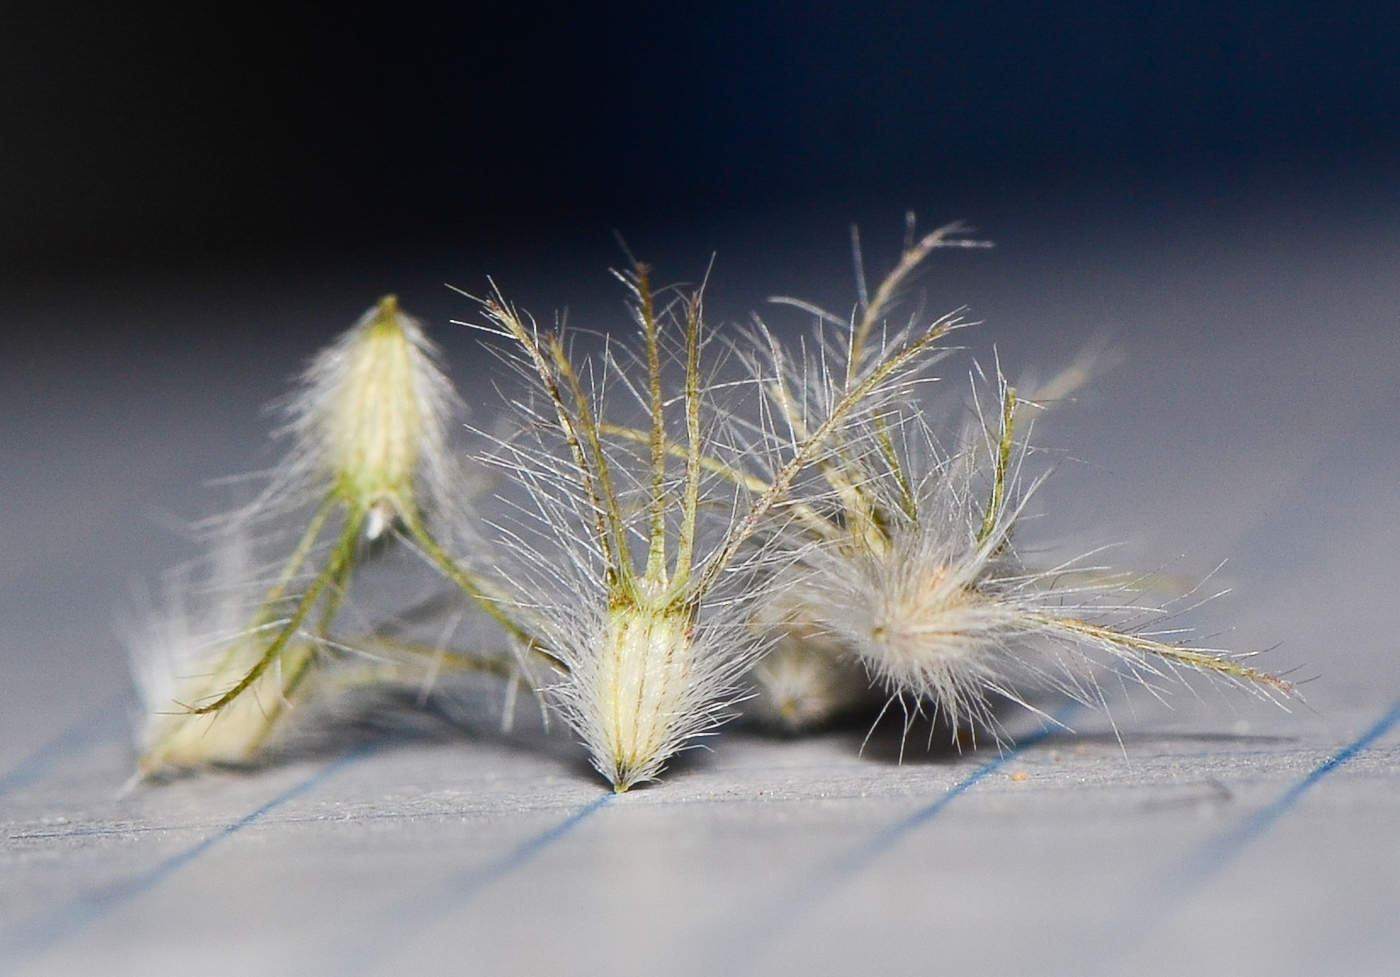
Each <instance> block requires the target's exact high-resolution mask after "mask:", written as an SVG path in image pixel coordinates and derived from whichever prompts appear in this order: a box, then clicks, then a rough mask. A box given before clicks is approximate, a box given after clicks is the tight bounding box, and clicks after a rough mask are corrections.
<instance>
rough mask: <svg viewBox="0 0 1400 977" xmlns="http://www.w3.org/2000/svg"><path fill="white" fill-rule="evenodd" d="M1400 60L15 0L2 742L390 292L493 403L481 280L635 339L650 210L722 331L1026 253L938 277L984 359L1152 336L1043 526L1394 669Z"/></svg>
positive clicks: (80, 674)
mask: <svg viewBox="0 0 1400 977" xmlns="http://www.w3.org/2000/svg"><path fill="white" fill-rule="evenodd" d="M1397 50H1400V12H1397V10H1396V9H1395V8H1394V7H1393V6H1391V5H1386V4H1364V3H1351V4H1345V3H1344V4H1339V5H1329V6H1327V7H1326V8H1323V7H1321V6H1319V5H1315V4H1302V3H1298V4H1294V3H1280V2H1270V3H1227V4H1220V3H1193V2H1175V3H1171V4H1166V3H1162V4H1155V3H1136V4H1118V5H1112V4H1110V5H1095V6H1094V8H1093V9H1089V8H1087V7H1085V8H1074V9H1071V8H1067V7H1065V6H1063V5H1056V4H1042V3H1033V2H988V3H976V4H959V3H949V4H927V3H861V4H856V3H743V4H739V3H711V4H705V5H649V4H626V3H619V4H590V5H574V6H567V5H560V6H554V5H533V4H499V5H493V6H490V7H484V6H476V5H467V4H430V3H402V4H397V5H394V6H392V7H390V6H388V5H371V4H363V3H342V4H335V5H319V4H308V5H295V7H288V6H285V5H262V4H256V3H253V4H236V5H235V4H213V5H201V6H198V7H192V6H189V5H179V4H170V3H130V4H121V5H105V4H83V3H71V2H70V3H63V2H46V3H27V2H12V3H6V4H4V5H3V7H0V55H2V56H0V336H2V337H3V340H2V341H3V357H0V371H3V373H2V375H3V388H0V398H3V410H4V424H3V428H2V429H3V438H4V441H3V446H2V450H3V469H0V521H3V526H0V539H3V541H4V542H3V543H0V547H2V548H3V549H2V550H0V552H3V554H4V556H3V562H2V563H0V601H3V612H4V619H5V621H6V631H5V647H4V648H3V655H4V658H5V660H6V661H7V662H9V663H10V664H9V665H8V666H7V667H8V668H10V673H9V674H10V678H9V679H8V680H7V682H6V683H5V685H4V688H3V690H0V696H3V701H0V733H3V739H4V745H3V748H5V749H7V750H8V749H10V748H12V749H13V750H15V751H22V748H23V744H24V743H25V742H29V741H31V740H33V739H35V738H42V735H43V733H44V732H45V731H46V730H49V729H51V728H58V727H59V726H61V725H62V723H63V722H64V721H65V720H66V718H67V715H68V714H69V713H70V712H71V710H70V709H69V708H68V707H67V706H66V705H65V703H67V702H69V701H70V700H71V701H73V702H78V701H82V700H85V699H86V698H88V697H90V696H92V695H95V694H97V693H99V692H101V691H104V690H112V689H118V690H120V689H123V688H125V677H124V667H125V666H124V664H123V656H122V653H121V650H120V647H119V645H118V643H117V641H116V640H115V638H114V637H113V634H112V623H111V622H112V619H113V614H114V608H118V607H120V606H122V605H123V604H124V603H125V602H127V600H128V593H129V592H130V591H131V589H132V588H133V586H134V584H133V581H140V580H150V579H151V578H152V577H153V576H154V575H155V574H156V573H158V572H159V571H160V569H162V568H163V567H165V566H168V565H170V564H171V563H174V562H177V561H178V560H181V559H184V558H186V557H188V556H189V555H191V553H192V548H191V544H190V542H189V541H188V539H187V538H185V537H184V536H183V535H182V533H181V532H180V531H179V529H178V527H179V526H180V525H182V524H184V523H187V522H188V521H189V520H191V519H194V518H197V517H199V516H201V515H204V514H207V513H208V512H210V511H211V510H212V509H213V508H214V507H216V506H218V505H221V504H224V503H225V502H226V501H227V498H226V497H225V496H221V495H220V494H219V493H218V492H215V491H211V490H210V489H209V488H208V487H207V486H206V484H205V483H206V482H207V481H208V480H209V479H211V478H214V477H217V476H221V475H226V474H229V473H234V472H241V471H247V470H250V469H255V468H257V467H259V466H260V465H263V464H266V463H267V462H268V461H269V460H270V459H271V457H272V455H271V454H270V453H269V449H268V448H267V447H266V446H265V444H264V440H265V435H266V432H267V430H268V428H269V427H270V425H271V423H272V422H271V420H270V419H269V418H268V417H267V415H266V414H264V413H260V407H261V405H263V404H265V403H266V402H267V401H269V400H270V399H272V398H273V397H275V396H276V395H277V394H279V393H280V392H282V391H283V390H284V389H285V386H286V381H287V379H288V377H290V376H291V375H292V374H294V373H295V371H296V370H297V368H298V366H299V364H300V363H301V362H303V361H304V359H305V358H306V357H308V356H309V355H310V354H311V353H312V352H313V351H314V350H315V349H316V348H317V347H318V346H319V345H320V344H322V343H323V342H325V341H326V340H327V339H328V338H329V337H330V336H332V335H334V334H335V333H336V332H338V331H339V330H341V329H342V328H344V327H345V325H347V324H348V323H349V322H351V321H353V320H354V319H355V317H356V316H357V315H358V314H359V313H360V311H361V310H362V309H363V308H365V307H366V306H368V305H369V304H370V303H371V302H372V301H373V300H374V299H375V298H376V297H377V296H378V295H380V294H382V293H385V292H389V291H395V292H398V293H399V294H400V295H401V296H402V298H403V301H404V304H405V305H406V307H407V308H409V309H411V310H413V311H415V312H417V313H418V314H419V315H421V316H423V317H424V318H426V319H427V320H428V321H429V323H430V324H431V326H432V328H433V332H434V335H435V336H436V337H437V338H438V339H439V341H441V342H442V343H443V344H444V346H445V347H446V349H447V353H448V357H449V360H450V361H451V363H452V364H453V368H454V370H455V371H456V376H457V379H458V381H459V383H461V384H462V386H463V387H464V389H465V391H466V394H467V397H468V399H469V400H472V401H475V402H483V403H484V402H490V401H492V400H494V394H493V393H491V391H490V390H489V389H488V388H487V387H486V385H485V384H484V383H483V382H482V381H483V380H484V379H486V377H487V373H486V372H485V371H486V369H487V368H486V365H485V361H486V358H485V357H483V356H482V355H481V352H480V350H479V349H478V348H477V347H476V345H475V340H474V339H472V338H471V336H470V335H469V334H468V332H467V331H466V330H464V329H463V328H461V327H460V326H452V325H450V324H449V321H448V320H450V319H451V318H452V317H454V316H461V315H463V314H466V313H468V312H469V303H466V302H465V300H463V299H462V298H461V297H460V296H457V295H455V294H454V293H452V292H451V291H449V290H448V289H447V288H445V287H443V283H445V282H450V283H452V284H454V285H459V286H462V287H464V288H467V289H470V290H480V289H482V288H483V287H484V285H485V280H486V276H487V275H488V274H490V275H494V276H495V278H496V280H497V281H498V282H499V283H500V285H501V286H502V287H503V288H504V289H505V290H506V291H507V293H508V294H510V295H511V296H512V297H513V298H515V299H516V300H517V301H518V302H520V303H521V304H522V305H524V306H525V307H526V308H529V309H531V310H533V311H534V312H536V313H537V314H539V315H540V316H541V317H542V318H544V319H545V320H546V321H547V320H548V319H549V318H550V317H551V316H553V315H554V314H556V313H562V312H563V311H565V310H567V313H568V315H569V316H570V317H571V320H572V321H573V322H575V323H577V324H579V325H582V326H585V327H591V328H599V329H610V328H620V327H621V325H622V320H621V319H620V317H619V316H618V312H619V310H620V294H619V292H618V290H617V288H616V287H615V284H614V283H613V282H612V281H611V280H610V278H609V276H608V275H607V273H606V269H607V267H608V266H610V265H615V264H618V263H619V261H620V260H621V253H620V250H619V248H618V245H617V244H616V242H615V241H614V238H613V232H614V231H620V232H621V233H622V234H623V235H624V236H625V237H626V239H627V241H628V242H629V244H630V246H631V247H632V249H633V250H634V251H635V252H637V253H638V254H639V255H641V256H643V257H645V258H646V259H648V260H649V261H651V262H652V263H654V264H655V265H657V266H658V269H659V271H658V275H659V277H661V278H664V279H667V280H695V279H697V278H699V277H700V276H701V275H702V274H703V273H704V270H705V268H706V266H707V264H708V262H709V260H710V258H711V256H712V255H714V256H715V269H714V273H713V276H712V287H711V292H710V307H711V310H712V314H713V318H714V319H715V320H716V321H723V320H726V319H729V320H733V319H742V318H744V317H745V316H747V314H748V312H749V310H751V309H761V308H762V307H763V303H764V299H765V297H766V296H768V295H770V294H773V293H775V292H779V293H787V294H798V295H803V296H806V297H809V298H812V299H815V300H817V301H820V302H823V303H825V304H827V305H828V306H830V307H833V308H837V309H841V308H845V307H847V306H848V305H849V303H850V302H851V301H852V296H853V288H852V277H851V272H850V258H849V245H848V240H847V233H848V232H847V228H848V226H849V225H850V224H851V223H853V222H858V223H860V225H861V226H862V228H863V229H864V238H865V242H866V252H867V259H868V263H869V265H870V274H871V275H872V277H873V276H875V275H877V274H879V273H881V272H882V271H883V270H885V269H887V268H888V267H889V266H890V265H891V264H892V263H893V261H894V259H895V257H896V255H897V249H898V242H899V239H900V236H901V234H902V220H903V216H902V215H903V214H904V212H905V210H906V209H908V210H914V211H917V212H918V214H919V215H920V217H921V219H922V221H923V226H925V227H931V226H934V225H935V224H937V223H941V222H944V221H947V220H952V219H959V218H961V219H966V220H968V221H969V222H970V223H971V224H972V225H973V226H975V227H976V228H977V230H978V233H979V234H980V235H981V236H984V237H987V238H990V239H992V240H994V241H995V242H996V243H997V247H996V249H995V250H993V251H990V252H985V251H976V252H966V253H960V252H951V253H944V254H940V255H937V256H935V258H934V259H933V261H932V262H931V263H930V269H929V271H928V272H927V274H926V275H925V276H924V277H923V278H922V279H921V282H922V286H923V288H924V289H925V290H926V294H927V296H928V300H929V302H930V303H931V304H932V305H934V306H938V307H946V308H955V307H958V306H962V305H966V306H968V307H969V309H970V311H969V314H970V315H971V316H972V317H974V318H980V319H982V320H984V322H985V325H983V326H981V327H979V328H978V329H977V330H975V331H973V332H970V333H967V334H965V335H966V337H967V341H968V342H969V344H970V345H971V346H973V347H974V350H975V352H976V354H977V355H978V356H979V357H980V358H981V359H982V360H983V361H984V362H986V361H989V360H990V357H991V356H992V355H993V350H995V351H996V354H997V355H1000V357H1001V358H1002V361H1003V363H1004V364H1005V365H1006V368H1007V370H1008V372H1009V373H1010V374H1011V375H1012V376H1013V378H1016V377H1018V376H1020V375H1022V374H1024V373H1025V372H1027V371H1031V370H1039V371H1040V372H1041V373H1042V374H1043V373H1044V372H1046V371H1048V370H1052V369H1054V368H1056V367H1058V366H1060V365H1062V364H1063V363H1065V362H1067V361H1068V360H1069V359H1071V358H1072V357H1073V356H1074V355H1075V354H1076V353H1077V352H1078V351H1079V350H1080V349H1082V348H1083V347H1084V345H1085V344H1086V343H1089V342H1090V341H1092V340H1093V339H1094V338H1095V337H1097V336H1103V335H1107V336H1108V337H1110V339H1111V340H1112V341H1113V342H1114V344H1115V345H1117V346H1118V347H1119V348H1120V349H1121V350H1123V352H1124V353H1125V355H1126V359H1125V362H1124V364H1123V365H1122V366H1120V367H1118V368H1117V369H1116V370H1115V371H1114V372H1112V373H1110V374H1109V375H1107V376H1105V377H1102V378H1100V380H1098V381H1097V382H1096V383H1095V384H1094V385H1092V386H1091V387H1090V388H1089V389H1088V390H1087V391H1085V392H1084V394H1083V395H1082V396H1081V398H1080V400H1079V403H1078V404H1076V405H1074V406H1072V407H1067V408H1066V409H1064V410H1062V411H1060V412H1058V413H1057V414H1056V415H1055V416H1054V417H1053V418H1048V419H1047V423H1046V424H1045V425H1043V430H1042V437H1041V440H1042V441H1043V443H1045V444H1046V445H1047V447H1050V448H1053V449H1055V451H1056V452H1057V454H1055V455H1054V456H1053V457H1054V458H1055V459H1058V461H1059V462H1061V463H1062V464H1060V467H1061V468H1062V469H1063V470H1062V471H1061V472H1059V473H1057V475H1056V478H1055V479H1054V480H1053V481H1052V483H1051V485H1050V487H1049V488H1048V489H1047V491H1046V492H1045V494H1044V496H1043V500H1042V506H1043V508H1044V510H1045V512H1046V514H1047V517H1048V518H1047V519H1045V520H1044V527H1045V529H1044V531H1045V533H1046V537H1047V539H1049V540H1052V541H1053V540H1069V541H1071V544H1072V545H1075V546H1079V547H1087V546H1089V545H1096V544H1099V543H1104V542H1112V543H1116V544H1119V550H1118V554H1119V561H1120V562H1123V563H1125V564H1127V565H1134V566H1139V567H1146V568H1151V567H1156V566H1171V567H1172V568H1173V569H1174V571H1176V572H1181V573H1183V574H1187V575H1194V576H1202V575H1204V574H1206V573H1208V572H1209V571H1210V570H1211V568H1212V567H1214V566H1215V565H1216V564H1217V563H1218V562H1220V561H1222V560H1225V559H1227V558H1229V559H1230V561H1231V562H1230V563H1229V564H1228V566H1227V568H1226V570H1225V571H1223V573H1222V575H1221V576H1220V577H1219V578H1218V579H1220V581H1221V583H1222V585H1236V584H1240V583H1246V582H1247V586H1246V587H1245V588H1244V593H1245V594H1246V596H1244V597H1232V598H1230V602H1224V603H1222V602H1216V604H1214V605H1211V607H1210V608H1208V609H1207V611H1206V612H1205V613H1206V616H1205V619H1204V621H1203V622H1202V624H1201V626H1203V627H1205V628H1206V629H1207V631H1209V630H1211V629H1225V628H1227V627H1233V628H1235V631H1234V632H1232V633H1231V634H1230V635H1229V636H1228V637H1227V638H1226V639H1223V640H1227V641H1228V642H1229V643H1231V644H1232V646H1234V647H1261V648H1262V647H1271V646H1274V645H1280V644H1281V645H1282V646H1283V647H1282V650H1281V651H1280V652H1279V653H1278V656H1277V657H1276V658H1274V659H1272V660H1273V661H1276V662H1277V665H1276V667H1279V668H1293V667H1299V668H1301V669H1303V672H1302V673H1301V674H1304V675H1305V677H1311V676H1313V675H1324V676H1328V677H1329V678H1328V682H1329V683H1330V684H1327V685H1326V686H1325V689H1326V690H1328V691H1322V692H1320V693H1319V694H1320V695H1321V697H1322V700H1323V701H1332V699H1335V701H1337V702H1344V701H1345V702H1349V701H1352V700H1354V699H1356V697H1357V696H1361V697H1362V698H1365V695H1364V693H1363V690H1366V689H1370V688H1373V687H1374V685H1375V683H1376V679H1377V675H1376V673H1375V672H1374V671H1371V670H1369V668H1370V666H1367V668H1366V669H1362V668H1360V667H1359V666H1356V665H1355V664H1354V663H1355V662H1358V661H1363V660H1364V661H1372V662H1375V663H1376V665H1377V667H1383V668H1384V669H1386V671H1385V672H1384V676H1385V682H1389V683H1391V684H1397V683H1395V681H1394V680H1395V678H1396V675H1397V669H1396V667H1395V666H1394V665H1391V664H1389V662H1390V661H1391V659H1392V658H1393V657H1394V656H1393V655H1391V653H1390V652H1389V651H1388V650H1382V649H1380V648H1378V647H1376V642H1375V641H1374V637H1373V636H1374V635H1375V633H1376V628H1377V625H1378V624H1380V623H1385V622H1389V621H1391V611H1390V610H1389V609H1388V601H1389V600H1390V589H1389V588H1390V581H1391V580H1393V578H1394V571H1395V567H1396V563H1395V558H1394V556H1393V554H1394V552H1395V548H1394V547H1393V546H1390V545H1389V544H1390V543H1392V542H1395V541H1396V539H1395V537H1396V533H1397V531H1396V529H1395V528H1394V518H1393V516H1394V513H1395V511H1396V509H1395V506H1394V502H1395V491H1394V488H1393V485H1394V479H1393V475H1394V474H1395V472H1394V462H1393V459H1394V458H1395V457H1396V456H1397V453H1396V450H1395V449H1396V447H1397V444H1396V441H1397V435H1396V433H1395V432H1396V430H1397V426H1396V424H1395V423H1394V421H1396V420H1397V419H1400V415H1397V408H1396V394H1395V384H1394V383H1393V373H1394V364H1395V362H1396V353H1397V340H1396V329H1395V324H1396V314H1395V310H1396V308H1397V302H1396V300H1397V297H1398V296H1397V289H1398V288H1400V286H1397V284H1396V282H1397V277H1396V258H1397V232H1396V227H1397V226H1400V222H1397V218H1400V180H1398V179H1397V173H1396V163H1395V160H1396V151H1397V148H1400V61H1398V60H1397V59H1396V57H1395V52H1396V51H1397ZM772 319H773V321H774V322H775V323H778V324H780V325H781V324H785V323H790V324H791V325H792V326H793V327H797V326H798V325H801V323H800V322H799V321H798V320H795V319H794V318H793V317H792V316H790V315H787V316H785V315H784V314H781V313H776V312H775V313H773V314H772ZM965 368H966V366H965V364H964V365H962V366H959V367H957V368H956V369H953V375H952V379H954V380H957V376H958V373H959V371H962V370H965ZM959 382H960V381H959ZM1220 607H1223V610H1217V608H1220ZM1359 636H1372V637H1370V638H1367V639H1366V640H1361V637H1359ZM1342 643H1345V644H1346V654H1345V656H1343V655H1342V652H1341V646H1342ZM1368 649H1370V650H1369V651H1368ZM1329 696H1330V697H1332V699H1329V698H1328V697H1329Z"/></svg>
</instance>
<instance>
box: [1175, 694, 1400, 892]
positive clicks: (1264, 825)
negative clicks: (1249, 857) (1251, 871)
mask: <svg viewBox="0 0 1400 977" xmlns="http://www.w3.org/2000/svg"><path fill="white" fill-rule="evenodd" d="M1397 723H1400V700H1397V701H1396V702H1395V704H1394V705H1392V706H1391V707H1390V709H1389V710H1388V711H1387V712H1386V713H1385V715H1383V716H1381V717H1380V719H1377V720H1376V721H1375V723H1374V724H1372V726H1371V728H1370V729H1368V730H1366V732H1364V733H1362V734H1361V735H1360V736H1358V737H1357V738H1356V739H1354V740H1352V741H1351V742H1350V743H1348V744H1347V745H1346V746H1344V747H1342V748H1341V749H1340V750H1338V751H1337V752H1336V753H1334V754H1333V755H1332V756H1330V757H1328V758H1327V759H1326V760H1324V761H1323V762H1322V763H1319V764H1318V765H1317V766H1316V767H1314V768H1313V769H1312V770H1311V771H1309V772H1308V775H1307V776H1306V777H1304V778H1303V779H1302V780H1300V781H1298V782H1297V783H1296V784H1294V785H1293V786H1292V787H1290V788H1288V790H1286V791H1284V792H1283V793H1282V794H1281V795H1279V797H1278V799H1277V800H1275V801H1273V802H1272V803H1270V804H1268V805H1267V806H1265V807H1263V808H1261V809H1259V810H1258V811H1255V812H1254V813H1253V814H1251V815H1248V816H1247V817H1245V818H1243V819H1242V820H1241V821H1240V822H1239V823H1238V824H1237V825H1235V827H1233V828H1231V829H1230V830H1229V831H1226V832H1224V833H1223V834H1221V835H1219V836H1217V837H1215V838H1212V839H1211V840H1210V841H1208V842H1206V843H1205V844H1204V845H1202V846H1201V847H1200V848H1199V849H1197V850H1196V851H1195V852H1194V853H1193V854H1192V855H1191V856H1190V857H1189V858H1187V859H1186V861H1185V862H1184V863H1183V865H1182V866H1181V868H1180V869H1179V870H1178V871H1177V872H1175V873H1173V875H1172V876H1171V877H1170V878H1169V879H1168V881H1167V883H1166V885H1165V887H1164V888H1165V889H1166V891H1167V892H1169V893H1172V894H1173V895H1174V896H1175V897H1176V898H1175V899H1174V900H1173V901H1175V902H1176V903H1177V904H1180V902H1182V901H1184V899H1185V898H1187V897H1188V896H1189V895H1190V894H1191V893H1192V892H1193V891H1195V890H1196V889H1199V888H1201V887H1203V886H1205V885H1206V884H1207V883H1208V882H1209V881H1210V880H1211V879H1213V878H1214V877H1215V876H1216V875H1218V874H1219V873H1220V872H1222V871H1224V870H1225V869H1226V868H1227V867H1228V866H1229V865H1230V864H1231V863H1232V862H1234V861H1235V859H1237V858H1239V857H1240V855H1241V854H1243V853H1244V851H1245V849H1246V848H1248V847H1249V846H1250V845H1251V844H1253V843H1254V842H1255V841H1256V840H1257V839H1258V838H1259V836H1260V835H1262V834H1264V833H1265V832H1266V831H1268V830H1269V829H1270V828H1272V827H1273V826H1274V824H1275V823H1276V822H1277V821H1278V820H1279V819H1280V818H1282V817H1283V816H1284V815H1285V814H1287V813H1288V812H1289V811H1291V810H1292V809H1293V808H1294V807H1295V806H1296V805H1297V804H1298V802H1299V801H1300V800H1302V799H1303V796H1304V795H1305V794H1307V793H1308V791H1310V790H1312V789H1313V788H1314V787H1316V786H1317V785H1318V784H1319V783H1321V782H1322V781H1323V779H1324V778H1326V777H1327V776H1328V775H1330V774H1332V773H1333V772H1335V771H1336V770H1338V769H1339V768H1340V767H1342V766H1344V765H1345V764H1347V763H1349V762H1350V761H1351V760H1353V759H1355V758H1356V755H1357V754H1359V753H1360V752H1361V751H1362V750H1365V749H1366V748H1367V747H1369V746H1370V745H1371V744H1373V743H1374V742H1376V740H1378V739H1380V738H1381V737H1382V736H1384V735H1385V734H1386V733H1388V732H1390V731H1391V730H1392V729H1394V728H1395V726H1396V724H1397Z"/></svg>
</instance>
